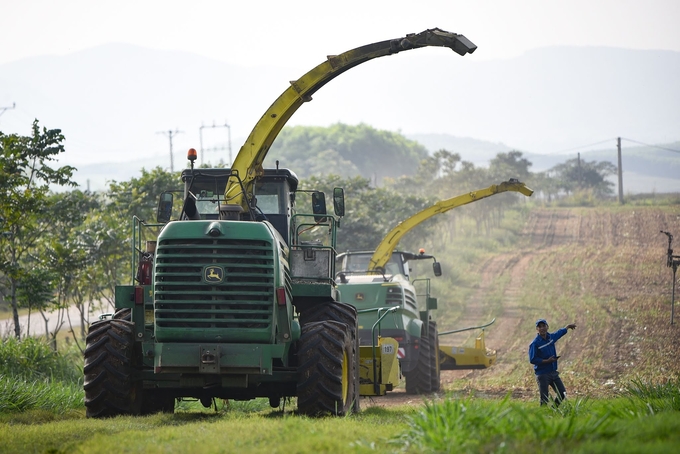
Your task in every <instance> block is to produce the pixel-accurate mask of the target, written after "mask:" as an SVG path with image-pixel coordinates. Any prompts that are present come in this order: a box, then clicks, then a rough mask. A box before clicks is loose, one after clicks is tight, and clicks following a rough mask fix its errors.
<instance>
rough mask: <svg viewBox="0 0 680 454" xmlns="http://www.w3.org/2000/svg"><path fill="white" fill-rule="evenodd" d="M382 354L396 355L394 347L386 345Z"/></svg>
mask: <svg viewBox="0 0 680 454" xmlns="http://www.w3.org/2000/svg"><path fill="white" fill-rule="evenodd" d="M382 352H383V354H385V355H393V354H394V346H393V345H390V344H385V345H383V346H382Z"/></svg>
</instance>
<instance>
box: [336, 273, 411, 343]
mask: <svg viewBox="0 0 680 454" xmlns="http://www.w3.org/2000/svg"><path fill="white" fill-rule="evenodd" d="M367 279H368V280H371V281H374V282H365V283H351V284H338V291H339V293H340V301H342V302H343V303H348V304H351V305H352V306H354V307H356V308H357V311H358V312H359V329H360V330H366V329H368V330H370V329H371V328H372V326H373V324H374V323H375V322H376V321H377V320H378V311H377V310H371V309H377V308H384V307H395V306H398V307H399V309H397V311H396V312H394V313H393V314H391V315H390V316H388V317H385V318H384V319H383V320H382V321H381V322H380V329H381V330H386V329H387V330H395V329H396V330H405V331H408V332H409V333H410V334H411V335H413V336H415V337H420V326H422V322H420V320H419V311H418V305H417V300H416V292H415V289H414V288H413V286H412V285H410V284H409V283H408V281H406V280H403V279H395V280H394V281H392V282H384V280H383V278H382V276H379V275H372V276H368V277H367Z"/></svg>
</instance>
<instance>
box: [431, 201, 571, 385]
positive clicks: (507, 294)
mask: <svg viewBox="0 0 680 454" xmlns="http://www.w3.org/2000/svg"><path fill="white" fill-rule="evenodd" d="M579 224H580V217H579V216H577V215H575V214H573V213H572V212H556V211H554V210H535V211H534V212H532V213H531V215H530V219H529V220H528V221H527V222H526V224H525V228H524V230H523V231H522V236H524V237H528V238H530V241H529V246H528V247H525V248H522V249H521V250H519V251H517V252H512V253H506V254H501V255H498V256H496V257H493V258H491V259H490V260H488V261H486V262H485V263H484V264H483V265H482V269H481V274H482V280H481V284H480V286H479V289H478V290H477V291H476V292H475V295H474V296H473V297H472V298H471V300H470V303H469V304H468V305H467V306H466V310H465V313H464V314H463V315H462V316H461V317H460V318H459V319H458V321H457V322H456V323H457V325H459V326H461V327H465V326H477V325H481V324H484V323H486V322H488V321H490V319H491V318H493V317H491V316H490V315H489V314H490V310H491V308H490V307H488V306H489V305H488V304H486V303H485V301H486V298H487V295H488V294H489V293H490V292H492V291H493V290H494V282H495V280H497V279H498V278H499V277H502V276H503V275H506V274H507V275H508V283H507V285H506V286H505V288H504V289H503V293H502V297H501V303H500V304H501V309H500V313H499V314H498V315H497V316H496V322H495V323H494V324H493V325H491V326H490V327H488V328H486V333H485V335H486V344H487V347H488V348H493V349H495V350H496V353H497V355H498V362H497V363H496V364H495V365H494V366H493V367H492V368H490V369H487V370H484V369H476V370H453V371H442V383H443V384H444V385H446V384H447V383H451V382H452V381H453V380H454V379H459V378H464V377H477V376H481V375H483V374H485V373H493V374H496V375H498V374H500V375H503V374H506V373H510V372H511V371H512V370H513V369H514V368H516V367H518V365H516V364H509V363H504V362H503V360H502V355H503V353H504V352H507V351H512V350H515V349H524V344H526V343H527V342H528V341H527V335H526V333H524V330H523V327H522V323H523V322H524V321H525V319H526V315H525V313H524V312H523V307H522V302H521V301H520V295H521V289H522V285H523V282H524V279H525V278H526V272H527V270H528V268H529V266H530V264H531V263H532V261H533V260H535V259H537V258H538V257H539V255H540V254H542V253H544V252H545V251H547V250H550V249H552V248H555V247H559V246H561V245H563V244H565V243H567V242H572V241H578V237H579ZM485 314H486V318H485ZM478 333H479V330H473V331H470V332H468V334H467V335H466V336H464V337H463V336H459V337H453V336H452V337H451V338H446V342H442V344H444V343H445V344H447V345H461V346H463V345H465V343H466V342H470V341H472V340H473V339H474V336H476V335H477V334H478ZM461 334H463V333H461ZM529 337H530V336H529Z"/></svg>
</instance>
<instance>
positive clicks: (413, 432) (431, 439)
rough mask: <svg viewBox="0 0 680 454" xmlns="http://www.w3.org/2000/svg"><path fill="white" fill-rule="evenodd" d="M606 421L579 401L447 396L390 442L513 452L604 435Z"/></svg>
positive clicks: (607, 416) (606, 416)
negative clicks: (549, 403) (553, 403)
mask: <svg viewBox="0 0 680 454" xmlns="http://www.w3.org/2000/svg"><path fill="white" fill-rule="evenodd" d="M611 422H612V419H611V415H610V414H609V412H607V411H593V410H592V409H591V408H589V405H587V401H586V400H583V399H578V400H576V401H574V402H571V401H565V402H564V403H563V404H562V405H561V406H560V407H558V408H556V407H541V408H536V407H535V406H532V408H529V407H527V405H526V404H518V403H511V402H509V396H508V397H506V398H505V399H503V400H502V401H488V400H486V399H474V400H473V399H471V398H468V399H465V400H455V399H452V398H447V399H446V400H443V401H440V402H432V403H427V404H426V405H425V407H424V409H423V410H422V411H421V412H420V413H419V414H418V415H417V416H414V417H411V418H409V422H408V426H409V428H408V431H407V432H405V433H404V434H402V435H401V436H400V437H399V438H397V439H395V440H394V442H395V444H397V443H398V444H401V445H403V446H404V447H405V449H414V450H417V451H422V452H495V451H499V450H503V449H504V448H505V449H509V450H510V451H512V450H513V448H512V447H519V446H522V445H523V444H525V443H527V442H529V441H530V442H531V443H532V444H533V445H534V446H536V447H540V446H549V445H552V444H554V443H555V442H556V441H558V442H563V443H578V442H579V441H581V440H584V439H586V438H597V437H600V436H602V437H606V438H609V437H611V436H612V433H611V430H610V429H609V426H610V425H611Z"/></svg>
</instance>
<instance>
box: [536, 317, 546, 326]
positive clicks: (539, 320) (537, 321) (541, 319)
mask: <svg viewBox="0 0 680 454" xmlns="http://www.w3.org/2000/svg"><path fill="white" fill-rule="evenodd" d="M541 323H545V324H546V325H547V324H548V322H546V321H545V319H544V318H539V319H538V320H536V326H538V325H540V324H541Z"/></svg>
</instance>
